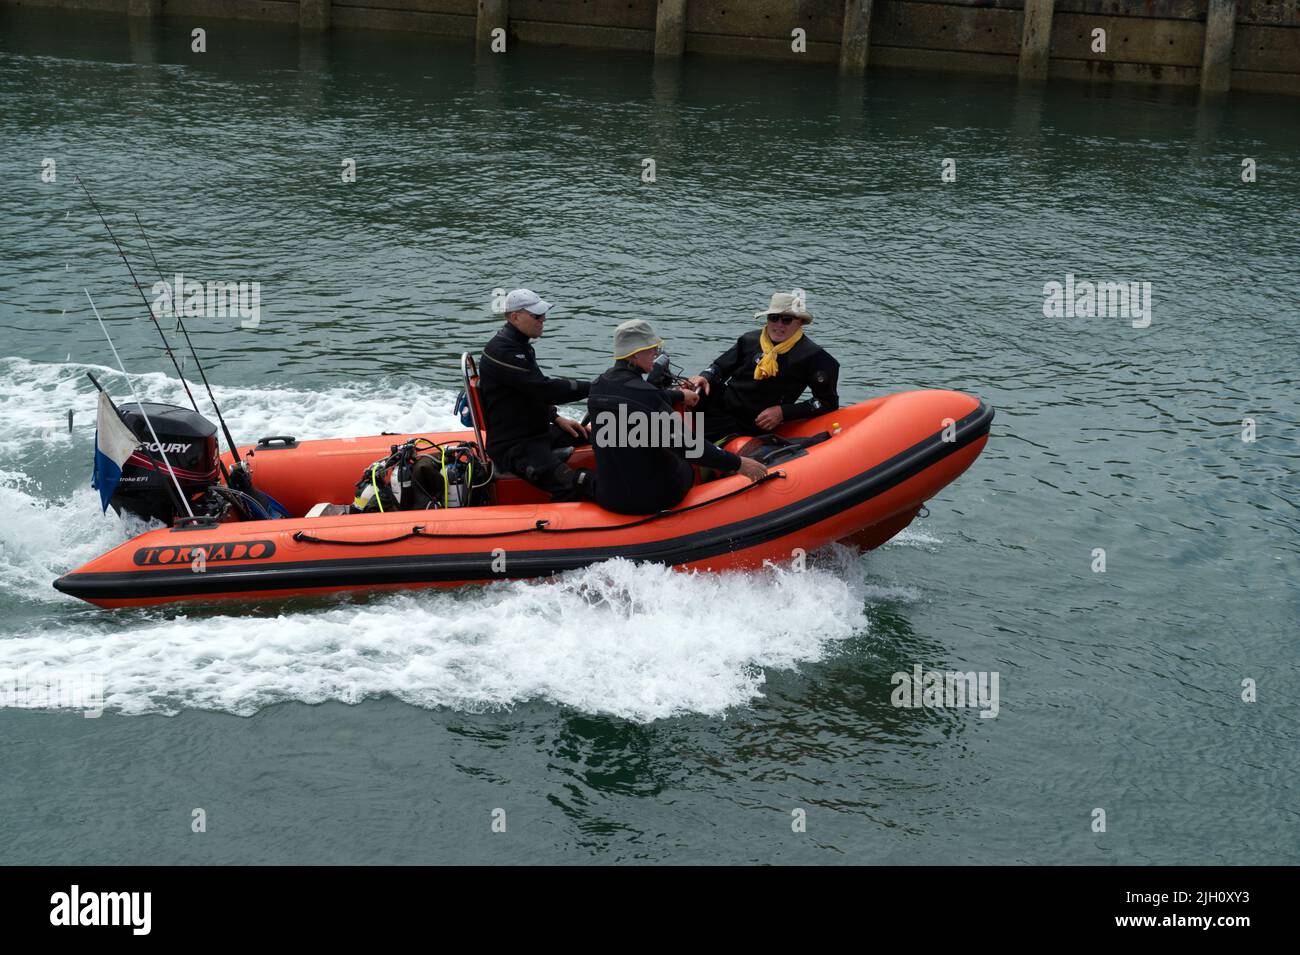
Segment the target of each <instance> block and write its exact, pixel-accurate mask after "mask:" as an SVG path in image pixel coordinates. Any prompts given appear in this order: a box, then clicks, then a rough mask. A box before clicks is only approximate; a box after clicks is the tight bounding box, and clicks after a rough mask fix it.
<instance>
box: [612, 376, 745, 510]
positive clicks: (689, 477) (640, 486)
mask: <svg viewBox="0 0 1300 955" xmlns="http://www.w3.org/2000/svg"><path fill="white" fill-rule="evenodd" d="M680 399H681V393H680V392H675V391H663V390H661V389H659V388H656V387H655V386H654V385H651V384H649V383H648V382H647V381H646V380H645V379H644V378H642V377H641V372H639V371H638V370H637V369H636V368H634V367H632V366H631V365H630V364H628V363H627V362H619V363H618V364H616V365H615V366H614V367H613V368H611V369H609V370H608V371H607V372H605V373H604V374H603V375H601V376H600V377H599V378H597V379H596V380H595V381H594V382H592V384H591V395H590V396H589V397H588V398H587V408H588V410H589V411H590V412H591V434H592V447H593V448H595V451H596V495H595V496H596V501H597V502H598V503H599V504H600V505H601V506H602V507H605V508H608V509H609V510H611V511H615V512H617V513H619V514H650V513H653V512H655V511H661V510H666V509H667V508H671V507H674V506H675V505H676V504H677V503H678V502H679V501H681V499H682V498H684V497H685V496H686V492H688V491H689V490H690V489H691V485H692V484H693V483H694V481H695V472H694V470H693V469H692V468H691V463H696V464H700V465H702V466H704V467H711V468H717V469H718V470H720V471H724V472H727V473H730V472H732V471H735V470H737V469H739V467H740V458H739V457H737V456H736V455H734V454H732V453H730V452H729V451H723V450H722V449H721V448H719V447H716V446H715V445H713V444H710V443H709V442H707V441H703V442H700V441H699V439H698V438H697V439H696V440H695V444H696V446H701V447H702V452H703V453H702V454H701V456H700V457H698V458H687V457H686V453H687V451H688V450H691V449H692V442H690V441H686V442H683V443H682V444H680V445H678V446H674V447H627V446H623V445H620V441H623V440H625V438H626V437H627V436H626V435H624V436H619V435H617V429H616V428H615V427H614V422H616V421H618V420H620V418H621V420H624V421H629V422H630V421H632V420H633V419H632V417H631V415H632V414H634V413H641V414H646V415H649V414H655V413H661V414H662V413H672V410H673V402H674V401H675V400H680ZM620 406H622V407H623V409H624V410H623V412H622V415H621V416H620ZM607 415H613V416H614V417H613V418H609V417H607ZM661 420H662V419H661ZM629 430H630V429H629ZM607 439H608V440H607Z"/></svg>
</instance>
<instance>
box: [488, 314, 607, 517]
mask: <svg viewBox="0 0 1300 955" xmlns="http://www.w3.org/2000/svg"><path fill="white" fill-rule="evenodd" d="M478 374H479V397H480V398H481V399H482V402H483V415H484V417H486V418H487V422H486V429H487V453H488V456H489V457H491V458H492V460H493V461H495V462H496V463H497V464H498V465H500V466H501V467H503V468H505V469H506V470H508V471H510V472H511V473H512V474H516V475H518V476H519V477H521V478H523V479H524V480H525V481H527V482H528V483H529V484H532V485H534V486H536V487H539V488H541V489H542V490H543V491H546V492H548V493H549V494H551V496H552V498H553V499H554V500H579V499H580V498H581V494H580V493H579V492H578V489H577V483H578V481H577V475H575V473H574V472H573V470H572V469H571V468H570V467H569V466H568V465H567V464H564V463H563V462H562V461H560V458H559V455H558V454H556V451H555V449H556V448H562V447H572V446H574V445H576V444H582V443H584V442H583V441H582V440H581V439H578V438H574V437H573V436H572V435H570V434H568V433H567V432H565V431H564V430H563V429H561V428H560V427H559V426H558V425H556V424H555V423H554V422H555V418H556V416H557V415H558V413H559V412H558V410H557V409H556V407H555V405H556V404H557V403H561V402H563V403H567V402H571V401H581V400H582V399H583V398H585V397H587V392H588V390H589V389H590V388H591V385H590V383H589V382H585V381H575V380H572V379H569V378H547V377H546V375H544V374H542V369H541V368H540V367H538V365H537V355H536V354H535V353H534V352H533V345H532V342H531V341H530V340H529V338H528V336H527V335H525V334H524V333H523V332H521V331H519V330H518V329H517V328H515V327H514V326H513V325H511V324H510V323H509V322H507V323H506V324H505V326H504V327H503V328H502V329H501V331H499V332H497V333H496V335H495V336H493V338H492V340H491V341H490V342H488V343H487V345H486V347H484V349H483V357H482V360H481V361H480V362H479V365H478Z"/></svg>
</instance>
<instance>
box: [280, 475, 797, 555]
mask: <svg viewBox="0 0 1300 955" xmlns="http://www.w3.org/2000/svg"><path fill="white" fill-rule="evenodd" d="M778 477H779V478H784V477H785V472H784V471H768V472H767V473H766V474H765V475H763V476H762V477H761V478H759V479H758V480H757V481H753V482H751V483H749V484H746V485H744V486H743V487H738V488H736V490H734V491H728V492H727V493H726V494H722V495H719V496H718V497H714V498H710V499H709V500H707V501H700V502H699V503H698V504H691V505H690V506H688V507H678V508H673V509H672V510H667V511H656V512H655V513H653V514H649V515H647V516H645V517H642V518H638V519H637V520H635V521H628V522H627V523H626V524H610V525H606V526H603V527H551V526H550V523H549V522H548V521H545V520H540V521H537V522H536V523H534V524H533V526H532V527H517V528H515V529H514V530H509V531H487V532H480V533H470V532H463V533H451V534H431V533H428V532H427V531H425V529H424V525H423V524H417V525H416V526H415V527H412V528H411V529H410V531H409V532H407V533H405V534H400V535H398V536H397V537H385V538H382V539H380V540H329V539H327V538H324V537H316V536H315V535H314V534H308V533H307V532H306V531H295V532H294V535H293V539H294V540H295V541H298V542H299V543H300V544H336V545H341V546H347V547H376V546H379V545H381V544H397V543H400V542H402V541H404V540H410V539H411V538H413V537H421V538H426V539H429V540H436V539H444V540H445V539H449V538H451V539H458V540H468V539H473V538H483V537H517V536H518V535H520V534H534V533H543V534H581V533H585V532H588V531H625V530H627V529H628V528H631V527H640V526H641V525H643V524H649V523H650V522H651V521H657V520H659V519H660V518H661V517H672V516H674V515H677V514H685V513H686V512H687V511H694V510H697V509H698V508H701V507H708V506H709V505H710V504H717V503H718V502H719V501H725V500H727V498H729V497H735V496H737V495H738V494H744V493H745V492H746V491H749V490H752V489H754V488H756V487H758V486H759V485H760V484H766V483H767V482H768V481H770V480H772V479H773V478H778Z"/></svg>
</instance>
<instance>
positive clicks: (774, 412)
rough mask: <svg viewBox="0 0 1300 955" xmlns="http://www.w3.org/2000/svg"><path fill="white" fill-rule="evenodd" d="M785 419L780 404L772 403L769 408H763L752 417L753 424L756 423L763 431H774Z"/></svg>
mask: <svg viewBox="0 0 1300 955" xmlns="http://www.w3.org/2000/svg"><path fill="white" fill-rule="evenodd" d="M784 420H785V412H783V411H782V410H781V406H780V405H773V406H772V407H770V408H764V409H763V410H762V411H760V412H759V413H758V417H757V418H755V419H754V424H756V425H758V426H759V427H760V428H762V429H763V430H764V431H775V430H776V429H777V428H779V427H780V426H781V422H782V421H784Z"/></svg>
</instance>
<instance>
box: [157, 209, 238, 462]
mask: <svg viewBox="0 0 1300 955" xmlns="http://www.w3.org/2000/svg"><path fill="white" fill-rule="evenodd" d="M131 214H132V215H133V216H135V224H136V225H137V226H139V228H140V238H142V239H144V245H145V248H146V249H148V250H149V258H150V259H152V260H153V267H154V271H156V272H157V273H158V281H159V282H161V283H162V284H163V285H167V280H166V279H165V278H163V274H162V266H160V265H159V264H158V256H156V255H154V251H153V243H152V242H150V241H149V236H148V235H147V234H146V233H145V231H144V223H143V222H141V221H140V214H139V213H138V212H132V213H131ZM168 287H169V288H170V286H168ZM178 292H179V289H172V294H171V296H170V297H169V300H170V301H171V303H172V311H173V312H174V313H175V314H176V327H177V328H178V329H180V333H181V334H182V335H184V336H185V344H186V345H187V346H189V349H190V357H191V358H193V359H194V367H195V368H197V369H198V370H199V377H200V378H201V379H203V387H204V388H206V389H207V391H208V400H209V401H211V402H212V410H213V411H215V412H216V414H217V420H218V421H219V422H221V430H222V431H223V432H224V433H225V435H226V444H227V445H229V446H230V453H231V454H233V455H234V457H235V463H236V464H239V451H238V449H236V447H235V441H234V439H233V438H232V437H231V436H230V429H229V428H227V427H226V419H225V418H223V417H222V416H221V408H220V406H218V405H217V396H216V395H214V394H213V393H212V386H211V385H210V384H208V376H207V374H206V373H205V372H204V371H203V363H202V362H200V361H199V353H198V352H197V351H196V350H195V348H194V342H192V341H191V340H190V331H189V329H188V328H186V327H185V319H184V318H183V317H182V316H181V309H179V308H177V307H176V295H177V294H178ZM195 410H197V409H195ZM217 463H218V464H220V465H221V473H222V476H223V477H225V478H226V481H227V483H229V481H230V475H229V474H228V473H227V472H226V463H225V462H224V461H222V460H221V459H220V458H218V459H217Z"/></svg>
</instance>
